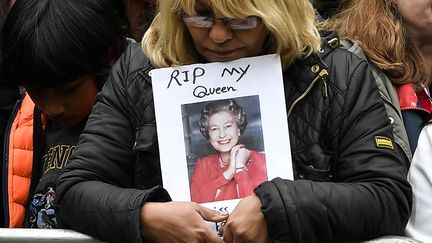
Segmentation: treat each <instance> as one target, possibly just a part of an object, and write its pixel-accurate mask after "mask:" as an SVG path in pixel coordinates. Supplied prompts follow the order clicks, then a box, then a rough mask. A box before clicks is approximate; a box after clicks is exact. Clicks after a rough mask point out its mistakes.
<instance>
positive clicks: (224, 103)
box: [191, 99, 267, 203]
mask: <svg viewBox="0 0 432 243" xmlns="http://www.w3.org/2000/svg"><path fill="white" fill-rule="evenodd" d="M246 125H247V116H246V112H245V111H244V110H243V108H242V107H240V106H239V105H238V104H237V103H236V102H235V101H234V100H233V99H227V100H217V101H212V102H209V103H208V104H206V106H205V107H204V108H203V109H202V113H201V118H200V121H199V127H200V131H201V133H202V134H203V136H204V137H205V138H207V139H208V140H209V142H210V144H211V145H212V146H213V148H214V149H215V150H216V153H215V154H211V155H208V156H206V157H204V158H201V159H200V160H198V161H197V163H196V167H195V170H194V172H193V174H192V178H191V197H192V201H193V202H197V203H204V202H213V201H222V200H228V199H236V198H241V197H246V196H249V195H251V194H252V193H253V190H254V189H255V187H257V186H258V185H259V184H261V183H262V182H263V181H266V180H267V169H266V164H265V156H264V154H261V153H258V152H257V151H253V150H249V149H247V148H246V147H245V146H244V145H243V144H239V139H240V136H241V135H242V134H243V132H244V131H245V129H246Z"/></svg>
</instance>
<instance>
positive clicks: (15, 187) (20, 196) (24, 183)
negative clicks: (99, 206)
mask: <svg viewBox="0 0 432 243" xmlns="http://www.w3.org/2000/svg"><path fill="white" fill-rule="evenodd" d="M43 120H44V119H42V116H41V113H40V111H39V110H38V109H36V108H35V105H34V103H33V101H32V100H31V99H30V97H29V96H28V95H26V94H24V95H23V97H22V98H21V99H20V100H19V101H18V102H17V104H16V105H15V108H14V109H13V112H12V115H11V117H10V120H9V124H8V126H7V128H6V131H5V136H4V145H3V151H4V156H3V165H2V166H3V168H2V205H3V208H2V215H3V219H2V221H3V223H4V225H3V227H9V228H19V227H23V226H24V218H25V213H26V208H27V205H28V200H29V192H30V191H32V188H33V189H34V187H35V186H36V185H37V183H33V182H35V181H36V180H35V178H37V177H38V176H39V175H38V174H36V173H37V172H38V171H40V165H39V163H35V161H40V160H39V159H38V158H39V157H40V153H41V151H42V150H41V145H42V131H43V126H44V125H43V123H45V121H43ZM32 179H33V180H32Z"/></svg>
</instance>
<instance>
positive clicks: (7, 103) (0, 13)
mask: <svg viewBox="0 0 432 243" xmlns="http://www.w3.org/2000/svg"><path fill="white" fill-rule="evenodd" d="M11 3H12V1H8V0H6V1H1V2H0V30H1V29H2V27H3V24H4V21H5V20H6V16H7V14H8V12H9V8H10V7H11ZM1 43H2V38H1V36H0V46H1ZM2 63H3V58H2V54H1V50H0V158H3V145H4V141H3V138H4V134H5V131H6V127H7V123H8V120H9V117H10V115H11V113H12V110H13V107H14V104H15V102H16V100H18V99H19V97H20V91H19V87H18V86H17V85H15V84H10V83H7V82H6V81H5V80H4V77H3V76H4V75H3V65H2ZM2 171H3V166H2V164H0V174H3V173H2ZM2 185H3V181H2V180H0V188H3V186H2ZM0 208H3V201H0ZM3 214H4V212H3V210H0V228H2V227H4V215H3Z"/></svg>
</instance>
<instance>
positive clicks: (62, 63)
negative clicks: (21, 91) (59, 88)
mask: <svg viewBox="0 0 432 243" xmlns="http://www.w3.org/2000/svg"><path fill="white" fill-rule="evenodd" d="M115 16H116V15H115V14H114V12H113V8H112V6H111V5H110V2H109V1H106V0H73V1H71V0H17V1H16V2H15V5H14V6H13V7H12V9H11V11H10V12H9V15H8V17H7V19H6V22H5V24H4V26H3V30H2V35H3V43H2V47H1V50H2V54H3V58H4V69H5V70H4V71H5V78H6V79H7V80H8V82H15V83H17V84H20V85H22V84H24V85H31V86H34V85H37V86H43V87H46V86H48V87H49V86H53V85H60V84H65V83H68V82H70V81H73V80H76V79H78V78H80V77H82V76H84V75H91V76H92V77H93V78H94V79H95V80H96V82H97V84H98V87H99V88H101V87H102V84H103V83H104V82H105V80H106V78H107V76H108V74H109V71H110V69H111V66H112V63H113V61H114V60H115V59H117V58H118V57H119V56H120V54H121V53H122V52H123V50H124V47H125V45H126V40H125V37H124V34H123V31H122V29H121V27H120V24H119V22H118V20H117V18H116V17H115Z"/></svg>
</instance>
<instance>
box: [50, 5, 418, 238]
mask: <svg viewBox="0 0 432 243" xmlns="http://www.w3.org/2000/svg"><path fill="white" fill-rule="evenodd" d="M314 19H315V16H314V9H313V7H312V4H311V3H310V1H309V0H267V1H262V0H231V1H226V0H209V1H207V0H206V1H195V0H167V1H159V11H158V14H157V16H156V17H155V20H154V21H153V22H152V25H151V26H150V28H149V30H148V31H147V32H146V33H145V35H144V38H143V42H142V49H143V50H144V53H145V55H143V52H142V49H141V48H139V47H136V46H135V47H134V46H131V47H130V48H129V49H128V50H127V51H126V52H125V54H124V55H123V57H122V58H120V59H119V61H118V62H117V63H116V65H115V67H114V68H113V71H112V75H111V76H110V78H109V79H108V81H107V83H106V85H105V86H104V89H103V91H102V92H101V93H100V94H99V96H98V102H97V103H96V105H95V107H94V108H93V111H92V114H91V115H90V118H89V121H88V123H87V125H86V128H85V131H84V133H83V135H82V136H81V137H80V142H79V144H78V146H77V150H76V151H75V153H74V154H73V155H72V158H71V159H70V161H69V163H68V165H67V166H66V168H65V169H64V173H63V174H62V175H61V177H60V179H59V184H58V195H57V198H58V201H57V203H58V206H59V207H58V212H59V214H60V216H59V217H60V221H61V222H62V223H63V225H65V226H68V227H71V228H73V229H75V230H78V231H81V232H86V233H88V234H90V235H92V236H96V237H98V238H101V239H105V240H109V241H112V242H142V241H143V240H148V241H152V242H222V239H220V238H219V237H217V235H216V233H215V232H212V231H211V230H210V229H209V227H207V225H206V223H205V222H204V220H207V221H221V220H225V219H226V218H227V215H220V214H218V213H217V212H215V211H211V210H209V209H205V208H203V207H201V206H199V205H197V204H196V203H192V202H169V201H170V197H169V194H168V192H167V191H166V190H165V189H164V188H163V187H162V186H161V180H160V165H159V155H158V147H157V135H156V124H155V115H154V108H153V96H152V89H151V81H150V78H149V77H148V75H147V73H148V72H149V70H150V69H152V68H154V67H168V66H178V65H185V64H192V63H197V62H224V61H230V60H234V59H237V58H242V57H250V56H256V55H260V54H267V53H277V54H279V55H280V57H281V61H282V67H283V77H284V89H285V90H284V91H285V98H286V107H287V108H288V110H287V115H288V124H289V131H290V134H289V137H290V147H291V152H292V163H293V167H294V168H293V170H294V175H287V177H288V176H293V177H294V179H295V180H294V181H292V180H284V179H281V178H276V179H273V180H272V181H269V182H263V183H262V184H260V185H259V186H258V187H257V188H256V189H255V191H254V194H253V195H250V196H248V197H245V198H243V199H241V200H240V202H239V204H238V206H237V207H236V209H235V210H234V211H233V212H232V214H230V215H229V218H228V219H227V222H226V224H225V227H224V231H223V234H224V241H225V242H233V241H235V242H243V241H249V242H266V241H269V240H270V239H271V240H272V241H278V242H308V243H313V242H326V241H354V240H365V239H370V238H373V237H378V236H381V235H385V234H403V231H404V227H405V224H406V222H407V220H408V217H409V213H410V205H411V200H410V198H411V188H410V186H409V184H408V182H407V180H406V173H407V167H406V164H407V163H408V161H407V159H406V158H405V157H404V156H403V155H402V152H401V151H400V150H399V147H397V146H395V145H394V140H393V135H392V126H391V124H389V122H388V118H387V115H386V112H385V108H384V105H383V103H382V100H381V98H380V96H379V93H378V89H377V87H376V84H375V81H374V79H373V77H372V75H371V72H370V69H369V67H368V64H367V62H366V61H365V60H363V59H360V58H358V57H357V56H355V55H354V54H352V53H349V52H347V51H346V50H343V49H342V48H339V47H338V46H337V40H338V39H337V36H336V35H335V33H323V35H324V36H323V38H322V42H321V38H320V35H319V33H318V31H317V29H316V27H315V25H314ZM147 58H148V59H149V60H150V62H149V60H148V59H147ZM263 65H265V64H263ZM263 85H266V83H265V82H264V81H263ZM274 105H278V104H274ZM266 118H267V117H266ZM269 119H271V118H269ZM173 125H175V124H173ZM177 125H178V126H181V124H177ZM275 139H277V138H275ZM288 161H289V159H288V158H287V163H289V162H288ZM267 163H271V161H267Z"/></svg>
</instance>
